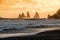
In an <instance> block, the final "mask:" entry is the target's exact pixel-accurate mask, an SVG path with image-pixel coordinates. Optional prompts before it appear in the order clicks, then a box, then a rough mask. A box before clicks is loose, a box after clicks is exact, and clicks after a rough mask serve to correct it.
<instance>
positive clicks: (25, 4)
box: [0, 0, 60, 18]
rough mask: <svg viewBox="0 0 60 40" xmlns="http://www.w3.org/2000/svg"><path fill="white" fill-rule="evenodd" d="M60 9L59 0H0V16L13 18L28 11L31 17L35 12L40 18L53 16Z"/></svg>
mask: <svg viewBox="0 0 60 40" xmlns="http://www.w3.org/2000/svg"><path fill="white" fill-rule="evenodd" d="M59 8H60V0H0V16H1V17H9V18H14V17H17V16H18V14H19V13H22V12H24V13H25V15H26V12H27V11H29V12H30V15H31V17H33V16H34V15H35V12H36V11H37V12H38V13H39V15H40V18H44V17H47V15H48V14H50V15H52V14H54V13H55V12H56V11H57V10H58V9H59Z"/></svg>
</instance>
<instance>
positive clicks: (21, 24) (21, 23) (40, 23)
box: [0, 19, 60, 29]
mask: <svg viewBox="0 0 60 40" xmlns="http://www.w3.org/2000/svg"><path fill="white" fill-rule="evenodd" d="M45 26H49V27H50V26H51V27H53V26H54V27H55V26H57V27H59V26H60V19H43V20H0V29H3V28H17V29H21V28H29V27H45Z"/></svg>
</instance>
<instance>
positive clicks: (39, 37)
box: [0, 30, 60, 40]
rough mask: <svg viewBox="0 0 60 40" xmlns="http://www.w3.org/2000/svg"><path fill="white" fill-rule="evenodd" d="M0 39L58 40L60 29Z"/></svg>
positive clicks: (59, 39)
mask: <svg viewBox="0 0 60 40" xmlns="http://www.w3.org/2000/svg"><path fill="white" fill-rule="evenodd" d="M0 40H60V30H54V31H45V32H41V33H38V34H36V35H33V36H24V37H21V36H17V37H9V38H1V39H0Z"/></svg>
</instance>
